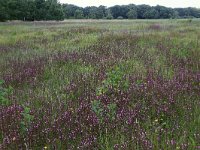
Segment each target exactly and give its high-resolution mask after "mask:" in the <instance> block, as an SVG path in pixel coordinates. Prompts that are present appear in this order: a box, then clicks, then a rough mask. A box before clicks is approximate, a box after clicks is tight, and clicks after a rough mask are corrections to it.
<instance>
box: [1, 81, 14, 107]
mask: <svg viewBox="0 0 200 150" xmlns="http://www.w3.org/2000/svg"><path fill="white" fill-rule="evenodd" d="M3 83H4V81H3V80H0V105H3V106H7V105H9V104H10V103H11V102H10V100H9V99H8V98H7V97H8V95H9V94H11V93H12V91H13V88H12V87H9V88H3V86H2V85H3Z"/></svg>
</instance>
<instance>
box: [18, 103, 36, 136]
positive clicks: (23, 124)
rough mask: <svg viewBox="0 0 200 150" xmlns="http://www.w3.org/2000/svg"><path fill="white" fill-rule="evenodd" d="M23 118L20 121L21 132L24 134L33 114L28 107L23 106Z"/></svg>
mask: <svg viewBox="0 0 200 150" xmlns="http://www.w3.org/2000/svg"><path fill="white" fill-rule="evenodd" d="M22 116H23V120H22V121H21V122H20V127H21V132H22V134H24V133H25V132H26V131H27V128H28V126H29V125H30V124H31V121H32V120H33V118H34V117H33V116H32V115H31V114H30V108H28V107H26V106H25V107H24V111H23V112H22Z"/></svg>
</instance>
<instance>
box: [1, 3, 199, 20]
mask: <svg viewBox="0 0 200 150" xmlns="http://www.w3.org/2000/svg"><path fill="white" fill-rule="evenodd" d="M169 18H200V9H197V8H191V7H188V8H174V9H172V8H168V7H164V6H159V5H157V6H149V5H134V4H129V5H115V6H112V7H109V8H107V7H106V6H102V5H101V6H99V7H95V6H90V7H85V8H82V7H78V6H75V5H72V4H60V3H59V2H58V0H0V21H6V20H24V21H33V20H64V19H169Z"/></svg>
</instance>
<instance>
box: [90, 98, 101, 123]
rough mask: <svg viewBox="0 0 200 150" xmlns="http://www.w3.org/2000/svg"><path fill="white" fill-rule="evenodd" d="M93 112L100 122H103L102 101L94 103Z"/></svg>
mask: <svg viewBox="0 0 200 150" xmlns="http://www.w3.org/2000/svg"><path fill="white" fill-rule="evenodd" d="M92 110H93V111H94V112H95V114H96V115H97V117H98V118H99V119H100V122H103V106H102V104H101V102H100V101H97V100H94V101H92Z"/></svg>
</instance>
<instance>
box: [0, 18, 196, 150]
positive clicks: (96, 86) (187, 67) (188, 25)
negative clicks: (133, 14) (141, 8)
mask: <svg viewBox="0 0 200 150" xmlns="http://www.w3.org/2000/svg"><path fill="white" fill-rule="evenodd" d="M199 67H200V20H198V19H196V20H195V19H194V20H189V19H188V20H133V21H130V20H66V21H62V22H54V21H51V22H18V21H15V22H6V23H0V149H74V150H76V149H81V150H83V149H85V150H90V149H98V150H122V149H126V150H149V149H153V150H161V149H162V150H179V149H182V150H186V149H188V150H195V149H200V109H199V108H200V68H199Z"/></svg>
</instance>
